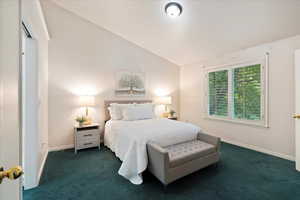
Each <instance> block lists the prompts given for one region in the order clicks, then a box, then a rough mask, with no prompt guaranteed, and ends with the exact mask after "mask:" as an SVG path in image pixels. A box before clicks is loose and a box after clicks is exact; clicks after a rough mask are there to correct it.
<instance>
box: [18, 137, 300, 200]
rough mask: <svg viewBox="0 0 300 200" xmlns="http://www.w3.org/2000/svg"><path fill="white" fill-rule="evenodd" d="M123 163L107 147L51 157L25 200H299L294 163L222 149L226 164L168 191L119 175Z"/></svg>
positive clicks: (146, 179) (152, 181)
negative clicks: (131, 181)
mask: <svg viewBox="0 0 300 200" xmlns="http://www.w3.org/2000/svg"><path fill="white" fill-rule="evenodd" d="M120 164H121V163H120V161H119V160H118V159H117V158H116V157H115V156H114V154H113V153H112V152H111V151H110V150H108V149H107V148H102V149H101V150H100V151H99V150H97V149H90V150H83V151H80V152H79V154H77V155H75V154H74V153H73V151H72V150H66V151H60V152H52V153H49V156H48V159H47V162H46V166H45V169H44V172H43V176H42V178H41V184H40V186H39V187H38V188H36V189H32V190H28V191H25V192H24V200H107V199H109V200H119V199H131V200H143V199H153V200H160V199H163V200H179V199H184V200H194V199H195V200H217V199H218V200H220V199H222V200H227V199H228V200H250V199H251V200H265V199H266V200H277V199H278V200H299V199H300V173H298V172H297V171H296V170H295V166H294V164H295V163H293V162H290V161H287V160H283V159H279V158H276V157H272V156H268V155H266V154H262V153H258V152H255V151H251V150H247V149H244V148H240V147H237V146H233V145H230V144H225V143H223V144H222V154H221V162H220V163H219V165H218V167H215V166H211V167H208V168H206V169H203V170H200V171H198V172H196V173H194V174H191V175H189V176H187V177H185V178H182V179H180V180H178V181H176V182H174V183H172V184H170V185H169V186H168V187H167V188H164V186H163V185H162V184H161V183H160V182H159V181H158V180H156V178H155V177H153V176H152V175H151V174H150V173H148V172H146V173H144V183H143V184H142V185H133V184H131V183H130V182H128V181H127V180H125V179H124V178H122V177H121V176H119V175H118V173H117V171H118V169H119V167H120Z"/></svg>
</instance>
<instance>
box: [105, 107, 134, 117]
mask: <svg viewBox="0 0 300 200" xmlns="http://www.w3.org/2000/svg"><path fill="white" fill-rule="evenodd" d="M133 106H134V104H118V103H111V104H110V107H109V108H108V110H109V114H110V118H111V119H112V120H122V119H123V115H122V112H123V111H122V110H123V109H124V108H126V107H133Z"/></svg>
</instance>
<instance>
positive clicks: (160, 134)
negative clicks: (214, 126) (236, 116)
mask: <svg viewBox="0 0 300 200" xmlns="http://www.w3.org/2000/svg"><path fill="white" fill-rule="evenodd" d="M199 131H200V128H199V127H197V126H194V125H192V124H189V123H185V122H180V121H174V120H168V119H149V120H138V121H119V120H110V121H108V122H107V123H106V125H105V138H104V141H105V145H106V146H108V147H109V148H110V149H111V150H112V151H113V152H115V154H116V156H117V157H118V158H120V159H121V161H123V162H122V165H121V167H120V169H119V174H120V175H122V176H123V177H125V178H126V179H128V180H130V181H131V182H132V183H133V184H141V183H142V182H143V178H142V172H143V171H145V169H146V168H147V164H148V157H147V149H146V144H147V142H148V141H154V142H156V143H158V144H160V145H161V146H168V145H172V144H177V143H180V142H185V141H189V140H193V139H195V138H196V137H197V134H198V132H199Z"/></svg>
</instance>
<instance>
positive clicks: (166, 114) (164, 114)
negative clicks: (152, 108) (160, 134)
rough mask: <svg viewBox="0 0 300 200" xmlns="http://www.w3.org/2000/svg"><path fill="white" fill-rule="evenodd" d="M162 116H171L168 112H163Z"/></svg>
mask: <svg viewBox="0 0 300 200" xmlns="http://www.w3.org/2000/svg"><path fill="white" fill-rule="evenodd" d="M161 117H163V118H168V117H169V113H168V112H165V113H162V114H161Z"/></svg>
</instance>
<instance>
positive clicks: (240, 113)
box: [233, 64, 261, 120]
mask: <svg viewBox="0 0 300 200" xmlns="http://www.w3.org/2000/svg"><path fill="white" fill-rule="evenodd" d="M233 109H234V111H233V113H234V114H233V115H234V116H233V118H235V119H246V120H261V65H260V64H257V65H252V66H246V67H240V68H234V69H233Z"/></svg>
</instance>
